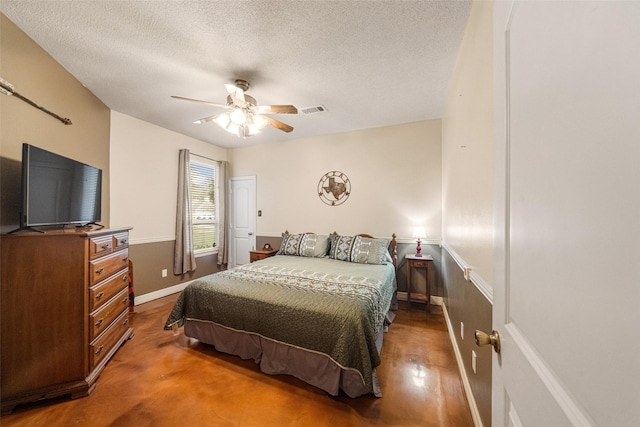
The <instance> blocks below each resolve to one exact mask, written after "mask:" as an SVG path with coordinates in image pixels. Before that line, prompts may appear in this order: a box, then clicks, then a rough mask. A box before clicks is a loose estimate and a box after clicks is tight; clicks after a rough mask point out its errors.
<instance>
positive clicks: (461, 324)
mask: <svg viewBox="0 0 640 427" xmlns="http://www.w3.org/2000/svg"><path fill="white" fill-rule="evenodd" d="M460 339H464V323H462V322H460Z"/></svg>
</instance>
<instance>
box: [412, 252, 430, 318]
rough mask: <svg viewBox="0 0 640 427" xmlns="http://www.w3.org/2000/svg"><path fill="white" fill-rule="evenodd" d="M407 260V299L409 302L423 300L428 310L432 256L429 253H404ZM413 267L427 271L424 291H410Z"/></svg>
mask: <svg viewBox="0 0 640 427" xmlns="http://www.w3.org/2000/svg"><path fill="white" fill-rule="evenodd" d="M405 259H406V260H407V301H409V304H411V301H419V302H424V303H426V305H427V311H430V309H431V308H430V307H429V305H430V299H431V268H432V265H433V257H432V256H431V255H422V256H415V255H413V254H412V255H406V256H405ZM414 268H424V269H425V270H426V272H427V289H426V293H424V294H423V293H419V292H411V270H412V269H414Z"/></svg>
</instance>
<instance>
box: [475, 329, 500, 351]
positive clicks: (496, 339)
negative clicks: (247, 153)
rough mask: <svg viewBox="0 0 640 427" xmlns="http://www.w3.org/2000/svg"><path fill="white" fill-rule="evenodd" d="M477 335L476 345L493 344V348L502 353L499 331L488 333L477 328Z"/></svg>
mask: <svg viewBox="0 0 640 427" xmlns="http://www.w3.org/2000/svg"><path fill="white" fill-rule="evenodd" d="M475 337H476V345H477V346H478V347H483V346H485V345H488V344H491V345H492V346H493V350H494V351H495V352H496V353H498V354H500V334H499V333H498V331H491V335H488V334H487V333H486V332H482V331H480V330H478V329H476V333H475Z"/></svg>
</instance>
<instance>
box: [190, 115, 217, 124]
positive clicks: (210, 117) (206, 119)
mask: <svg viewBox="0 0 640 427" xmlns="http://www.w3.org/2000/svg"><path fill="white" fill-rule="evenodd" d="M219 115H220V114H214V115H213V116H209V117H205V118H204V119H200V120H194V121H193V123H194V124H196V125H201V124H203V123H207V122H210V121H212V120H215V119H216V117H218V116H219Z"/></svg>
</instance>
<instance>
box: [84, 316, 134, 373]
mask: <svg viewBox="0 0 640 427" xmlns="http://www.w3.org/2000/svg"><path fill="white" fill-rule="evenodd" d="M128 329H129V310H124V311H123V312H122V313H121V314H120V315H119V316H118V318H117V319H116V321H115V322H113V323H112V324H111V326H109V328H107V330H106V331H104V333H103V334H102V335H100V336H99V337H98V338H96V339H95V340H94V341H93V342H92V343H91V344H89V363H90V366H91V370H93V369H94V368H95V367H96V366H97V365H98V364H99V363H100V361H101V360H102V359H104V358H105V357H106V356H107V355H108V354H109V352H110V350H111V349H112V348H113V346H114V345H116V343H117V342H118V340H119V339H120V338H122V336H123V335H124V334H125V332H127V330H128Z"/></svg>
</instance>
